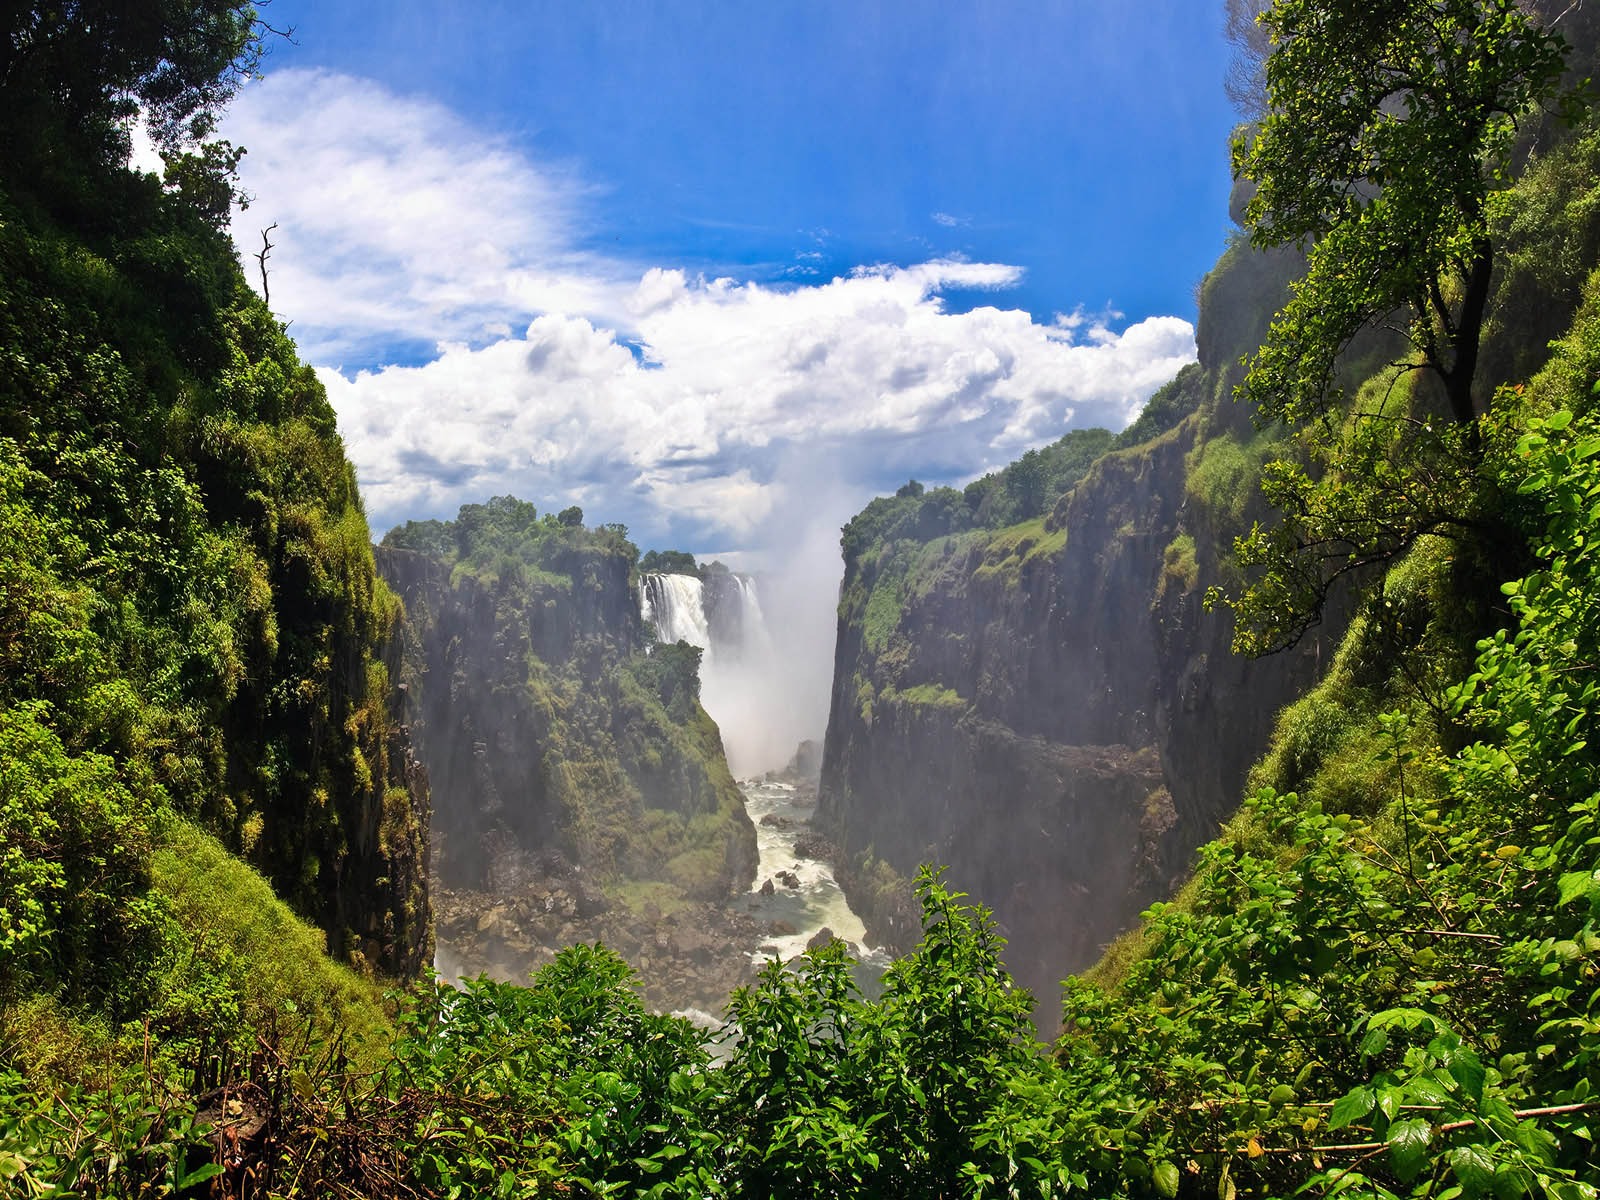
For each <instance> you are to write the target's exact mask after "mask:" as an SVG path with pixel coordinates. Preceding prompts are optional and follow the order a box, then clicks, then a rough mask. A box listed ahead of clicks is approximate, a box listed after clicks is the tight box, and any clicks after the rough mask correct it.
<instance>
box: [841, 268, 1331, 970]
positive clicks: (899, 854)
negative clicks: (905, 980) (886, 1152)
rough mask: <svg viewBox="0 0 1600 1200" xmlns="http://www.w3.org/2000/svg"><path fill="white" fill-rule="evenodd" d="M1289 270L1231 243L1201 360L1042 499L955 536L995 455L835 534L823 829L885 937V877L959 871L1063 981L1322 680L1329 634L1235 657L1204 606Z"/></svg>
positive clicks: (1156, 892) (1156, 884)
mask: <svg viewBox="0 0 1600 1200" xmlns="http://www.w3.org/2000/svg"><path fill="white" fill-rule="evenodd" d="M1292 265H1293V264H1292V263H1291V262H1290V261H1289V260H1287V259H1285V258H1269V257H1265V256H1260V255H1255V254H1251V253H1247V252H1246V251H1244V250H1243V249H1235V250H1232V251H1230V252H1229V254H1228V255H1227V256H1225V257H1224V259H1223V261H1222V262H1221V263H1220V264H1219V266H1218V268H1217V271H1216V272H1215V273H1214V274H1213V275H1212V276H1211V277H1210V278H1209V279H1208V280H1207V282H1206V285H1205V289H1204V293H1205V294H1204V299H1205V306H1204V308H1203V310H1202V320H1201V330H1200V343H1201V346H1202V352H1203V353H1202V360H1201V362H1200V363H1199V364H1198V365H1195V366H1191V367H1189V368H1186V369H1185V370H1184V371H1183V372H1182V373H1181V374H1180V375H1179V376H1178V378H1177V379H1176V380H1174V381H1173V383H1172V384H1170V385H1168V387H1167V388H1165V389H1163V390H1162V391H1161V392H1160V393H1158V395H1157V396H1156V397H1155V398H1154V399H1153V400H1152V401H1151V403H1150V405H1149V407H1148V409H1147V412H1146V415H1145V416H1144V417H1143V418H1141V421H1140V422H1139V423H1138V424H1137V425H1136V426H1135V427H1133V428H1132V429H1130V430H1129V431H1128V432H1127V433H1126V434H1124V435H1123V436H1122V437H1121V438H1119V439H1117V441H1116V444H1115V446H1114V448H1112V449H1110V450H1109V451H1107V452H1105V453H1102V454H1101V455H1100V456H1099V457H1098V458H1095V459H1093V461H1092V463H1089V464H1082V465H1080V466H1079V467H1078V468H1077V469H1076V471H1075V472H1068V473H1067V474H1065V475H1064V476H1062V477H1060V479H1059V482H1058V490H1059V491H1060V494H1059V496H1058V498H1056V499H1055V500H1054V502H1053V504H1052V505H1051V506H1050V507H1049V509H1048V510H1047V511H1045V512H1044V513H1042V514H1041V515H1038V516H1035V517H1033V518H1032V519H1030V520H1027V521H1024V522H1022V523H1020V524H1014V525H1009V526H1007V527H1004V528H999V529H993V528H963V526H964V525H973V524H981V523H982V516H981V514H980V512H979V511H978V509H977V506H976V505H974V504H973V503H972V500H973V497H974V493H975V489H976V492H977V495H978V498H979V499H980V501H981V499H982V496H983V495H984V494H986V493H987V492H988V491H991V490H993V489H994V488H996V487H1000V488H1004V487H1008V486H1010V487H1013V488H1014V486H1015V485H1014V483H1013V482H1012V481H1010V480H1009V479H1007V475H1008V472H1003V473H1001V475H1000V476H998V477H997V479H996V482H995V483H993V484H990V485H988V486H986V487H984V488H979V487H978V485H973V487H970V488H968V489H967V493H966V494H965V495H962V494H958V493H954V492H950V491H949V490H948V489H942V490H941V491H937V492H928V493H922V492H920V490H918V489H902V494H901V495H900V496H898V497H896V498H894V499H892V500H879V501H874V504H873V506H872V507H869V508H868V510H867V511H866V512H864V513H863V514H862V515H861V516H860V517H858V518H856V520H855V521H853V522H852V523H851V525H850V526H847V527H846V530H845V534H844V539H843V544H844V548H845V577H844V584H843V589H842V595H841V603H840V609H839V636H838V644H837V651H836V659H835V679H834V694H833V702H832V711H831V715H830V719H829V725H828V734H827V743H826V749H825V756H824V767H823V776H822V792H821V799H820V804H819V821H820V822H821V823H822V824H823V825H824V827H825V828H826V830H827V832H828V833H829V834H830V835H831V836H833V837H834V838H835V839H836V840H837V842H838V843H839V844H840V846H841V847H842V849H843V851H844V854H845V857H846V859H847V860H848V861H847V863H846V864H845V866H846V874H847V876H848V890H849V891H850V893H851V896H852V902H853V903H856V904H857V905H858V907H859V908H861V909H863V910H864V916H865V917H866V919H867V920H868V923H869V927H870V928H871V930H872V932H873V933H874V934H875V935H877V936H879V937H882V938H885V939H886V940H888V941H889V942H890V943H891V944H894V943H895V942H896V939H897V937H898V936H899V935H901V934H902V933H903V932H906V931H905V930H902V929H901V926H902V925H904V924H905V920H904V913H903V912H902V911H901V907H900V900H899V899H898V898H899V897H900V896H901V895H902V894H903V893H902V891H901V889H900V887H899V881H900V880H901V879H903V878H904V877H905V876H907V875H909V874H910V873H911V872H912V871H913V870H914V869H915V867H916V866H917V864H918V863H919V862H922V861H930V860H931V861H937V862H941V863H947V864H949V866H950V868H951V878H952V881H953V883H954V884H955V885H956V886H958V887H961V888H963V889H964V890H967V891H970V892H971V893H972V894H973V895H974V896H975V897H976V898H977V899H979V900H981V901H982V902H984V903H985V904H988V905H990V906H992V907H993V908H994V910H995V912H996V915H997V916H998V918H999V920H1000V921H1001V923H1002V925H1003V927H1004V928H1005V931H1006V932H1007V934H1008V935H1009V937H1010V939H1011V950H1010V953H1009V957H1008V962H1009V963H1010V965H1011V966H1012V968H1013V970H1015V971H1016V973H1017V974H1018V976H1019V978H1020V979H1021V981H1022V982H1024V983H1025V984H1027V985H1028V986H1030V987H1031V988H1033V989H1034V991H1035V994H1036V995H1037V996H1039V997H1041V998H1042V999H1043V998H1048V997H1052V996H1053V995H1054V994H1055V990H1056V988H1055V984H1056V981H1057V980H1058V979H1059V978H1060V977H1061V976H1062V975H1063V974H1065V973H1067V972H1069V971H1072V970H1075V969H1078V968H1081V967H1083V966H1085V965H1087V964H1088V963H1089V962H1092V961H1093V960H1094V958H1095V957H1096V956H1097V954H1098V951H1099V948H1100V947H1101V946H1102V945H1104V944H1105V942H1106V941H1108V940H1109V939H1110V938H1111V937H1112V936H1114V935H1115V934H1116V933H1117V932H1118V931H1120V930H1121V929H1123V928H1125V927H1126V926H1127V925H1128V924H1130V923H1131V922H1133V921H1134V920H1135V919H1136V917H1137V915H1138V913H1139V912H1140V911H1141V910H1142V909H1143V908H1144V907H1145V906H1146V905H1147V904H1148V903H1150V902H1151V901H1153V900H1155V899H1157V898H1159V897H1161V896H1163V895H1165V894H1166V893H1167V892H1168V891H1169V890H1170V888H1171V886H1172V885H1173V883H1174V881H1175V880H1176V878H1177V877H1178V876H1179V875H1180V874H1181V872H1182V871H1183V869H1184V867H1185V865H1186V862H1187V858H1188V855H1189V852H1190V851H1191V850H1192V849H1193V848H1194V847H1195V846H1198V845H1199V844H1200V843H1201V842H1203V841H1205V840H1206V839H1208V838H1209V837H1211V836H1213V834H1214V833H1215V830H1216V827H1217V823H1218V822H1219V821H1220V820H1221V819H1222V818H1223V817H1224V816H1225V815H1226V814H1227V813H1228V812H1230V811H1231V810H1232V808H1233V806H1234V805H1235V804H1237V802H1238V797H1239V794H1240V788H1241V786H1242V785H1243V783H1244V780H1245V777H1246V774H1247V772H1248V770H1249V768H1250V765H1251V763H1252V762H1253V761H1254V760H1255V758H1256V757H1257V756H1258V755H1259V754H1260V753H1261V750H1262V748H1263V747H1264V745H1265V744H1266V740H1267V737H1268V734H1269V733H1270V731H1271V729H1272V722H1273V718H1274V714H1275V713H1276V712H1277V710H1278V708H1279V707H1280V706H1282V705H1283V704H1284V703H1286V702H1287V701H1288V700H1290V699H1291V698H1292V697H1293V696H1295V695H1296V694H1298V693H1299V691H1300V690H1301V689H1303V688H1305V687H1306V686H1308V685H1309V684H1310V683H1312V682H1313V681H1314V680H1315V679H1316V678H1317V676H1318V673H1319V669H1320V665H1321V663H1322V662H1323V661H1324V660H1325V659H1326V657H1327V653H1328V643H1327V641H1326V640H1325V639H1324V638H1320V637H1319V638H1312V639H1309V640H1308V641H1307V642H1306V643H1304V644H1302V646H1301V647H1299V648H1298V649H1297V650H1296V651H1294V652H1292V653H1290V654H1285V655H1279V656H1276V657H1274V658H1271V659H1267V660H1262V661H1258V662H1248V661H1245V660H1242V659H1238V658H1236V657H1234V656H1233V655H1232V654H1231V653H1230V652H1229V640H1230V637H1231V633H1232V630H1231V627H1230V624H1229V622H1228V620H1227V618H1226V617H1225V616H1223V615H1221V614H1216V615H1213V614H1206V613H1204V612H1202V610H1201V597H1202V596H1203V595H1204V593H1205V590H1206V588H1207V587H1208V586H1209V585H1211V584H1214V583H1218V582H1221V581H1224V580H1225V579H1226V576H1227V573H1228V572H1229V571H1230V569H1231V560H1230V549H1231V544H1232V539H1233V537H1234V535H1235V533H1236V532H1237V531H1238V529H1239V528H1240V527H1241V523H1244V524H1248V520H1249V519H1250V517H1251V516H1252V515H1253V511H1254V506H1255V505H1256V503H1257V501H1256V500H1255V499H1254V483H1255V479H1256V475H1257V471H1258V468H1259V466H1260V463H1261V462H1262V460H1263V458H1264V457H1265V455H1266V453H1267V452H1268V450H1269V448H1270V441H1271V435H1268V434H1262V433H1257V432H1256V431H1255V430H1254V429H1253V428H1252V427H1251V425H1250V423H1249V421H1248V419H1246V418H1245V414H1243V413H1241V412H1239V411H1237V410H1236V409H1235V408H1234V406H1233V405H1232V403H1231V397H1230V389H1231V384H1232V381H1233V373H1234V371H1235V370H1236V368H1235V366H1234V364H1235V363H1236V362H1237V360H1238V358H1239V356H1240V355H1241V354H1242V353H1243V351H1244V350H1245V349H1246V348H1247V346H1248V345H1249V344H1253V340H1254V339H1257V338H1259V336H1260V332H1261V330H1262V329H1263V328H1264V323H1265V320H1266V317H1267V316H1268V314H1270V312H1271V311H1272V307H1273V305H1274V304H1275V302H1276V298H1277V296H1278V295H1279V294H1280V293H1281V289H1282V288H1283V286H1284V282H1285V279H1286V278H1287V275H1288V273H1289V271H1290V270H1291V269H1292ZM1101 436H1103V437H1105V442H1103V443H1101V444H1100V445H1099V446H1098V447H1096V449H1104V447H1105V445H1106V444H1108V443H1109V442H1110V438H1109V436H1108V435H1101Z"/></svg>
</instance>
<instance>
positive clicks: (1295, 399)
mask: <svg viewBox="0 0 1600 1200" xmlns="http://www.w3.org/2000/svg"><path fill="white" fill-rule="evenodd" d="M1261 19H1262V22H1263V24H1264V25H1265V26H1266V27H1267V29H1268V30H1269V31H1270V32H1271V35H1272V45H1273V51H1272V54H1271V56H1270V58H1269V59H1268V60H1267V64H1266V79H1267V93H1268V113H1267V117H1266V120H1265V121H1264V122H1263V123H1262V125H1261V126H1260V128H1259V130H1257V131H1256V132H1255V133H1254V134H1253V135H1250V134H1247V135H1245V136H1244V137H1242V138H1241V140H1240V141H1239V142H1238V143H1237V144H1236V146H1235V150H1234V170H1235V171H1236V172H1237V173H1238V174H1240V175H1242V176H1244V177H1245V178H1247V179H1250V180H1252V181H1254V182H1255V184H1256V185H1257V190H1256V194H1255V196H1254V197H1253V198H1252V199H1251V201H1250V204H1249V207H1248V209H1247V214H1246V215H1247V220H1248V222H1249V225H1250V226H1251V229H1252V238H1253V240H1254V241H1255V243H1256V244H1257V245H1259V246H1280V245H1286V244H1288V245H1302V244H1309V262H1308V268H1307V272H1306V275H1305V277H1304V278H1303V279H1302V280H1301V281H1300V282H1299V283H1298V284H1296V285H1295V287H1294V295H1293V297H1292V298H1291V300H1290V302H1289V304H1288V306H1287V307H1286V308H1285V309H1284V310H1283V312H1282V313H1281V314H1280V315H1279V317H1278V319H1277V320H1276V321H1274V322H1273V325H1272V329H1271V332H1270V333H1269V335H1268V338H1267V341H1266V342H1265V343H1264V344H1263V346H1262V348H1261V350H1260V351H1259V353H1258V354H1257V356H1256V358H1255V360H1254V362H1253V363H1252V366H1251V370H1250V374H1249V376H1248V377H1247V379H1246V381H1245V383H1244V385H1243V387H1242V394H1243V395H1244V396H1245V397H1246V398H1247V399H1248V400H1250V401H1251V403H1252V404H1254V405H1255V406H1257V407H1258V408H1259V409H1260V411H1261V413H1262V415H1263V417H1265V418H1272V419H1281V420H1285V421H1289V422H1292V423H1299V422H1303V421H1306V420H1309V419H1312V418H1314V417H1317V416H1320V415H1322V414H1324V413H1325V412H1327V411H1328V409H1329V407H1330V406H1331V405H1332V403H1333V397H1332V395H1331V394H1330V385H1331V383H1332V380H1333V372H1334V362H1335V359H1336V358H1337V357H1338V355H1339V353H1340V352H1341V351H1342V350H1343V349H1344V348H1345V346H1346V345H1348V344H1349V342H1350V340H1351V339H1352V338H1353V337H1354V336H1355V334H1356V333H1357V332H1358V331H1359V330H1361V329H1362V328H1364V327H1365V326H1366V325H1367V324H1368V323H1370V322H1372V321H1374V320H1377V319H1378V318H1381V317H1384V316H1386V315H1387V314H1389V313H1391V312H1394V311H1396V310H1410V311H1411V312H1412V314H1413V316H1414V322H1413V325H1412V327H1411V334H1410V336H1411V339H1412V342H1413V344H1414V346H1415V347H1416V349H1417V352H1418V353H1419V354H1420V355H1421V357H1422V359H1423V361H1424V362H1426V363H1427V364H1428V365H1429V366H1430V367H1431V368H1432V369H1433V370H1434V371H1435V372H1436V373H1437V374H1438V376H1439V377H1440V379H1441V380H1442V381H1443V382H1444V385H1445V389H1446V392H1447V395H1448V397H1449V400H1450V411H1451V413H1452V415H1453V416H1454V418H1455V419H1456V420H1457V421H1458V422H1463V423H1469V422H1471V420H1472V419H1473V417H1474V416H1475V409H1474V405H1473V396H1472V386H1473V379H1474V376H1475V373H1476V369H1477V356H1478V347H1479V337H1480V332H1481V325H1482V322H1483V316H1484V305H1485V303H1486V301H1487V299H1488V295H1489V287H1490V280H1491V271H1492V268H1493V243H1492V242H1491V240H1490V228H1489V213H1490V199H1491V197H1492V196H1493V195H1494V194H1495V193H1497V192H1499V191H1501V190H1503V189H1504V188H1505V187H1507V186H1508V185H1509V182H1510V179H1509V176H1508V168H1509V165H1510V164H1509V156H1510V152H1511V148H1512V142H1513V136H1514V134H1515V130H1516V120H1517V118H1518V117H1519V116H1520V115H1521V114H1523V113H1524V112H1526V111H1527V110H1529V109H1532V108H1536V107H1538V106H1540V105H1543V104H1546V103H1550V102H1553V101H1554V100H1556V99H1557V97H1558V94H1559V89H1560V84H1561V77H1562V67H1563V62H1562V44H1561V42H1560V41H1559V40H1558V39H1557V38H1556V37H1555V36H1554V35H1552V34H1550V33H1548V32H1546V31H1545V30H1543V29H1541V28H1540V27H1539V26H1538V25H1537V24H1536V23H1534V22H1533V21H1532V20H1530V18H1529V17H1528V15H1527V14H1526V13H1525V12H1524V11H1523V9H1522V7H1521V6H1520V5H1518V4H1516V3H1514V2H1513V0H1446V2H1445V3H1442V4H1438V5H1433V6H1427V7H1416V6H1407V5H1381V6H1377V7H1374V6H1372V5H1370V4H1363V3H1354V2H1351V3H1334V4H1328V3H1312V2H1311V0H1278V3H1276V4H1274V5H1273V6H1272V8H1271V9H1269V10H1268V11H1267V12H1266V13H1265V14H1264V15H1263V16H1262V18H1261Z"/></svg>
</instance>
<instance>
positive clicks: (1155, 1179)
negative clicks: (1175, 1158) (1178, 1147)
mask: <svg viewBox="0 0 1600 1200" xmlns="http://www.w3.org/2000/svg"><path fill="white" fill-rule="evenodd" d="M1150 1180H1151V1182H1152V1183H1154V1184H1155V1185H1156V1191H1158V1192H1160V1193H1161V1195H1163V1196H1165V1197H1166V1200H1172V1198H1173V1197H1174V1196H1176V1195H1177V1194H1178V1181H1179V1175H1178V1165H1177V1164H1176V1163H1174V1162H1169V1161H1163V1162H1158V1163H1157V1164H1156V1165H1155V1168H1154V1170H1152V1171H1151V1173H1150Z"/></svg>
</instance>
